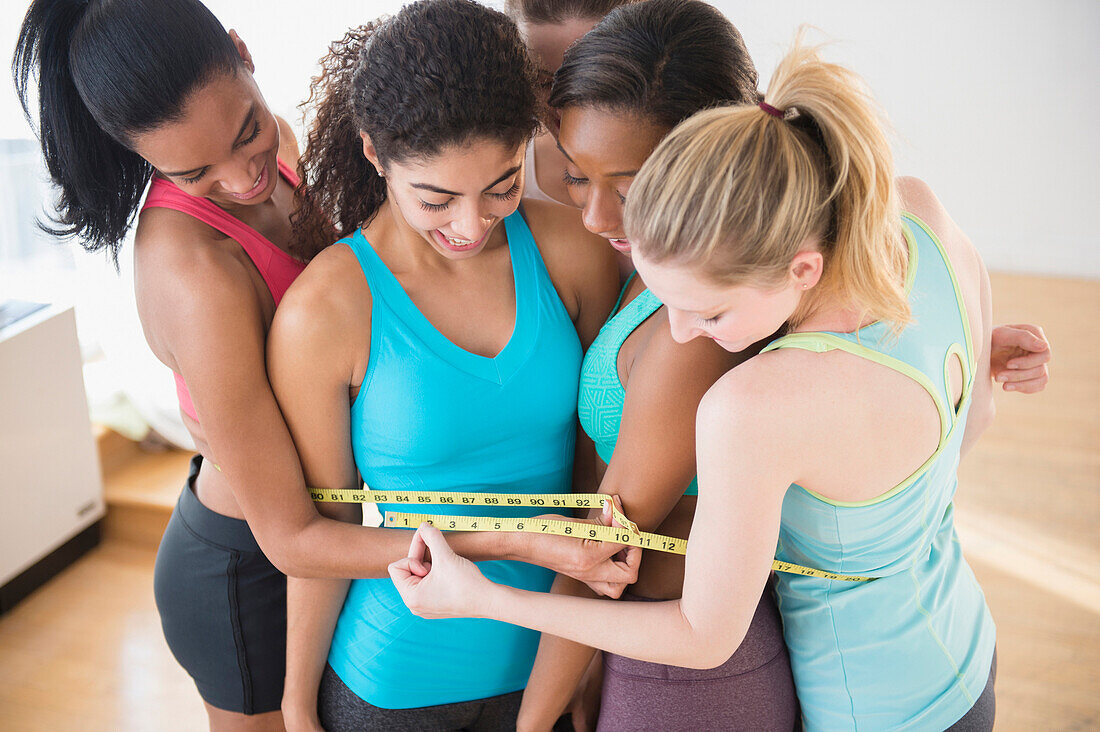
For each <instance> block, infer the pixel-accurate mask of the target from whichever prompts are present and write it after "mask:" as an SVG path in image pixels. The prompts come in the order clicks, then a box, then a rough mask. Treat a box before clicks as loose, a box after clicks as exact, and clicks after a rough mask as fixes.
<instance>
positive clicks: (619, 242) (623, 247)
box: [607, 239, 630, 253]
mask: <svg viewBox="0 0 1100 732" xmlns="http://www.w3.org/2000/svg"><path fill="white" fill-rule="evenodd" d="M607 241H608V243H609V244H611V246H612V247H614V248H615V251H618V252H624V253H626V252H629V251H630V242H629V241H628V240H626V239H608V240H607Z"/></svg>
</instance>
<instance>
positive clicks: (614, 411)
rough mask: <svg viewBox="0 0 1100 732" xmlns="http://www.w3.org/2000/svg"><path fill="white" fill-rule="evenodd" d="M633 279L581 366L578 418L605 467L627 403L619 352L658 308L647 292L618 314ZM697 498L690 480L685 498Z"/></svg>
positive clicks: (609, 460)
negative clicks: (620, 376)
mask: <svg viewBox="0 0 1100 732" xmlns="http://www.w3.org/2000/svg"><path fill="white" fill-rule="evenodd" d="M633 279H634V274H631V275H630V278H629V279H628V280H627V281H626V284H625V285H623V289H622V292H620V293H619V300H618V302H616V303H615V309H614V310H612V312H611V316H610V317H609V318H608V319H607V322H606V323H604V324H603V327H602V328H600V333H599V335H597V336H596V340H594V341H593V342H592V345H591V346H589V347H588V351H587V352H586V353H585V354H584V363H583V365H582V366H581V385H580V397H579V400H578V403H577V416H578V417H579V418H580V423H581V427H582V428H583V429H584V432H585V434H587V435H588V436H589V437H591V438H592V441H593V442H594V443H596V453H597V454H598V455H599V456H600V459H601V460H603V461H604V463H610V462H611V455H612V453H614V452H615V444H616V443H617V442H618V440H619V426H620V425H621V424H622V421H623V405H624V404H625V403H626V389H624V388H623V382H622V381H621V380H620V379H619V349H621V348H622V347H623V343H624V342H625V341H626V339H627V338H628V337H629V336H630V334H631V333H633V332H634V331H635V330H636V329H637V328H638V326H639V325H641V324H642V323H644V322H645V320H646V319H647V318H648V317H649V316H651V315H653V313H655V312H657V310H658V309H659V308H660V307H661V301H660V300H658V299H657V296H656V295H654V294H653V293H652V292H650V291H649V290H648V289H646V290H642V292H641V293H639V294H638V296H637V297H635V298H634V299H633V300H631V301H630V302H629V303H627V305H626V307H624V308H623V309H622V310H619V303H621V302H622V301H623V296H624V295H626V290H627V288H628V287H630V282H631V281H632V280H633ZM698 494H699V483H698V481H696V480H695V479H694V478H693V479H692V481H691V485H689V486H688V489H687V490H686V491H684V495H685V496H695V495H698Z"/></svg>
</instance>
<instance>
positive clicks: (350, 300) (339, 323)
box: [272, 244, 371, 336]
mask: <svg viewBox="0 0 1100 732" xmlns="http://www.w3.org/2000/svg"><path fill="white" fill-rule="evenodd" d="M370 302H371V300H370V288H369V287H368V286H367V280H366V277H364V275H363V271H362V269H361V268H360V267H359V261H358V260H357V259H356V258H355V254H354V253H353V252H352V251H351V249H350V248H349V247H347V246H345V245H343V244H334V245H332V246H330V247H327V248H325V249H323V250H321V252H320V253H319V254H318V255H317V256H316V257H314V258H313V259H312V260H311V261H310V263H309V264H308V265H307V266H306V268H305V270H304V271H303V272H302V274H300V275H298V278H297V279H295V280H294V283H293V284H292V285H291V286H290V288H289V289H287V291H286V294H285V295H284V296H283V300H282V302H280V303H279V308H278V309H277V310H276V311H275V321H274V323H273V324H272V330H273V331H274V330H276V329H280V330H286V331H292V332H293V333H295V334H296V335H297V336H303V335H306V334H309V333H323V332H337V331H339V330H340V329H343V328H347V327H348V326H351V325H354V324H355V323H359V324H360V325H361V326H362V327H363V328H364V329H369V323H370Z"/></svg>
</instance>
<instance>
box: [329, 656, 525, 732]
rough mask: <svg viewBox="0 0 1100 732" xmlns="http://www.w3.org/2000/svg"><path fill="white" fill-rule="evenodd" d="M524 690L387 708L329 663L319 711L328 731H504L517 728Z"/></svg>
mask: <svg viewBox="0 0 1100 732" xmlns="http://www.w3.org/2000/svg"><path fill="white" fill-rule="evenodd" d="M522 699H523V691H522V690H520V691H514V692H512V693H511V694H502V695H500V696H491V697H489V698H487V699H474V700H473V701H466V702H457V703H455V704H437V705H435V706H431V707H416V708H413V709H383V708H382V707H376V706H374V705H373V704H370V703H368V702H365V701H363V700H362V699H360V698H359V697H358V696H357V695H356V694H355V692H354V691H352V690H351V689H349V688H348V687H347V686H346V685H345V684H344V682H343V681H341V680H340V677H339V676H337V675H336V672H335V671H333V670H332V667H331V666H327V665H326V666H325V673H324V674H323V675H322V676H321V689H320V692H319V695H318V699H317V711H318V713H319V714H320V716H321V726H322V727H324V728H325V730H327V732H342V731H343V730H349V732H350V731H351V730H356V731H358V730H387V732H389V731H391V730H392V732H421V731H423V732H452V731H454V730H469V732H498V731H499V732H504V731H505V730H508V731H510V730H514V729H515V728H516V717H517V716H519V703H520V701H521V700H522Z"/></svg>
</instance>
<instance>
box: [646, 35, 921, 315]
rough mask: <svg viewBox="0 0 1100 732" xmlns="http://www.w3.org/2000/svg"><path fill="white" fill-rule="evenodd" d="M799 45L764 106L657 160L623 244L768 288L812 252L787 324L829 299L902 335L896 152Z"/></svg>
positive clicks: (670, 141) (865, 97)
mask: <svg viewBox="0 0 1100 732" xmlns="http://www.w3.org/2000/svg"><path fill="white" fill-rule="evenodd" d="M801 37H802V34H801V33H800V34H799V37H798V38H797V39H796V41H795V46H794V48H793V49H792V50H791V51H790V53H788V54H787V56H786V57H785V58H784V59H783V60H782V61H781V62H780V64H779V67H778V68H777V69H776V71H775V74H774V75H773V77H772V82H771V84H770V85H769V89H768V92H767V94H766V95H765V96H764V97H763V98H762V99H761V103H760V104H752V105H742V106H736V107H724V108H718V109H713V110H708V111H705V112H701V113H699V114H697V115H695V116H694V117H692V118H690V119H689V120H687V121H685V122H684V123H683V124H681V125H680V126H678V127H677V128H676V129H675V130H673V131H672V133H671V134H669V135H668V137H666V138H665V140H664V141H663V142H662V143H661V144H660V145H659V146H658V147H657V149H656V150H655V151H654V153H653V154H652V155H651V156H650V157H649V159H648V160H647V161H646V163H645V165H644V166H643V167H642V170H641V171H640V172H639V174H638V177H637V178H636V180H635V181H634V183H633V184H632V185H631V188H630V196H629V198H628V202H627V207H626V217H625V224H626V233H627V236H628V237H629V238H630V240H631V241H632V242H633V243H634V247H635V248H636V249H637V251H638V252H639V253H640V254H641V255H642V256H644V257H646V258H647V259H651V260H653V261H657V262H661V261H675V262H677V263H682V264H688V265H692V266H697V267H700V268H701V269H702V271H704V272H705V273H706V274H707V275H708V276H710V277H711V278H713V279H714V280H715V281H717V282H720V283H724V284H752V285H756V286H763V287H768V286H775V285H778V284H780V283H781V282H782V281H783V279H784V278H785V277H786V274H787V268H788V266H789V265H790V262H791V259H792V258H793V257H794V255H795V254H797V253H798V252H799V251H800V250H801V249H802V248H803V247H804V245H805V242H806V241H807V240H816V241H818V242H819V245H818V246H819V247H820V250H821V252H822V254H823V255H824V258H825V270H824V274H823V276H822V279H821V281H820V282H819V284H818V285H817V286H816V287H815V288H813V290H811V291H810V292H809V293H808V294H807V295H806V296H805V297H804V298H803V301H802V304H801V305H800V307H799V309H798V310H797V311H796V312H795V313H794V314H793V316H792V317H791V320H790V323H791V324H792V325H797V324H798V323H799V322H801V321H802V320H804V319H805V318H806V317H807V316H808V315H809V314H810V313H812V312H813V311H814V309H815V308H816V307H817V304H819V303H821V302H823V301H825V300H826V299H828V300H829V301H837V300H839V301H841V302H845V303H851V304H852V305H854V306H855V307H857V308H860V309H861V310H862V311H863V312H864V314H865V317H866V316H870V317H872V318H873V319H875V320H886V321H891V322H892V323H894V324H895V327H896V328H900V327H902V326H904V325H905V324H906V323H908V322H909V320H910V317H911V315H910V309H909V302H908V299H907V297H906V294H905V287H904V282H905V271H906V264H907V259H908V258H907V248H906V246H905V242H904V239H903V237H902V233H901V216H900V210H899V206H898V194H897V189H896V184H895V181H894V167H893V160H892V155H891V152H890V145H889V143H888V141H887V139H886V135H885V133H884V132H883V129H882V125H881V122H880V119H879V115H878V112H877V108H876V106H875V104H874V102H873V101H872V99H871V97H870V95H869V93H868V92H867V91H866V89H865V87H864V85H863V83H862V81H861V79H860V78H859V77H858V76H856V74H854V73H853V72H851V71H849V70H848V69H845V68H843V67H841V66H838V65H836V64H829V63H825V62H824V61H822V60H821V59H820V57H819V55H818V50H817V48H815V47H807V46H804V45H803V44H802V43H801Z"/></svg>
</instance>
